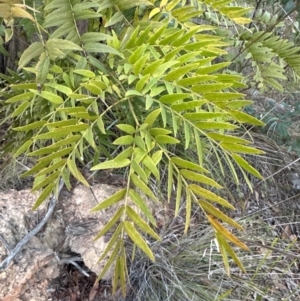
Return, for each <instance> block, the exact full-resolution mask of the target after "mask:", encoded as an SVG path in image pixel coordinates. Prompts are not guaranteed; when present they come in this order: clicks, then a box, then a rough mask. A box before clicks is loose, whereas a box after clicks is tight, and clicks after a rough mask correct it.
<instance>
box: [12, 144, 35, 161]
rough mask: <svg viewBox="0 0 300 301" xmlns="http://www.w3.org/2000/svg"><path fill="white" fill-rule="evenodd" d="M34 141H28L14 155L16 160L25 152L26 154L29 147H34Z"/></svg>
mask: <svg viewBox="0 0 300 301" xmlns="http://www.w3.org/2000/svg"><path fill="white" fill-rule="evenodd" d="M32 143H33V141H32V140H27V141H26V142H25V143H24V144H23V145H22V146H20V147H19V148H18V149H17V150H16V152H15V153H14V158H16V157H18V156H20V155H21V154H23V153H24V152H26V151H27V150H28V149H29V147H30V146H31V145H32Z"/></svg>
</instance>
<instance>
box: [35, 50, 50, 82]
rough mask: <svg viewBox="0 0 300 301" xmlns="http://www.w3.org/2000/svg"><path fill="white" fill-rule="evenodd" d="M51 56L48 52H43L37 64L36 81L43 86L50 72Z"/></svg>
mask: <svg viewBox="0 0 300 301" xmlns="http://www.w3.org/2000/svg"><path fill="white" fill-rule="evenodd" d="M49 66H50V58H49V56H47V55H46V53H45V52H44V53H42V54H41V56H40V58H39V61H38V63H37V66H36V82H37V84H38V85H40V86H43V85H44V83H45V81H46V79H47V75H48V72H49Z"/></svg>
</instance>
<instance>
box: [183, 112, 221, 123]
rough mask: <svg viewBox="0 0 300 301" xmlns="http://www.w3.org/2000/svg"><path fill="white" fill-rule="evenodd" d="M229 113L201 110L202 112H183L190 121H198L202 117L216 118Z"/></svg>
mask: <svg viewBox="0 0 300 301" xmlns="http://www.w3.org/2000/svg"><path fill="white" fill-rule="evenodd" d="M226 115H227V113H223V112H200V113H186V114H183V117H184V118H186V119H187V120H190V121H197V120H201V119H215V118H224V117H226Z"/></svg>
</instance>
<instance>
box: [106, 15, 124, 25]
mask: <svg viewBox="0 0 300 301" xmlns="http://www.w3.org/2000/svg"><path fill="white" fill-rule="evenodd" d="M123 18H124V16H123V14H122V12H120V11H117V12H116V13H115V14H114V15H113V16H112V17H111V18H110V19H109V21H108V22H107V23H106V24H105V27H109V26H113V25H115V24H117V23H119V22H121V21H122V20H123Z"/></svg>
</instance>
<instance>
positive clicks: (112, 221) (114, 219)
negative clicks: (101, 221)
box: [94, 206, 125, 256]
mask: <svg viewBox="0 0 300 301" xmlns="http://www.w3.org/2000/svg"><path fill="white" fill-rule="evenodd" d="M124 210H125V206H121V207H120V208H119V210H118V211H117V212H116V213H115V215H114V216H113V217H112V218H111V219H110V221H109V222H108V223H107V224H106V225H105V226H104V227H103V228H102V230H101V231H100V232H99V233H98V234H97V235H96V236H95V238H94V240H97V239H99V238H100V237H102V236H103V235H105V233H106V232H107V231H109V230H110V229H111V228H112V227H113V226H114V225H115V224H116V223H117V221H118V220H119V219H120V217H121V216H122V214H123V212H124ZM102 256H104V255H102Z"/></svg>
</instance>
